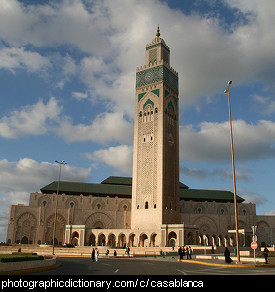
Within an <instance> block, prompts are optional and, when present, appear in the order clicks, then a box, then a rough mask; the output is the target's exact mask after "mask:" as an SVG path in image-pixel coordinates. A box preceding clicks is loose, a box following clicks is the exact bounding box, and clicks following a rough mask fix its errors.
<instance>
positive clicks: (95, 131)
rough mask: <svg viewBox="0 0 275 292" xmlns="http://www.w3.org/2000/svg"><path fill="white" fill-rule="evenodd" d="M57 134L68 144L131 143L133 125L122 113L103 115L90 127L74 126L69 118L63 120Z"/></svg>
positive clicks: (98, 116)
mask: <svg viewBox="0 0 275 292" xmlns="http://www.w3.org/2000/svg"><path fill="white" fill-rule="evenodd" d="M56 133H57V135H59V136H61V137H62V138H63V139H65V140H66V141H68V142H78V141H94V142H97V143H107V142H111V141H116V142H120V143H131V142H132V137H133V125H132V124H131V123H130V122H128V121H126V120H125V119H124V116H123V113H122V112H112V113H101V114H99V115H97V117H96V118H95V119H94V120H93V122H92V123H91V124H90V125H84V124H77V125H73V124H72V121H71V120H70V119H69V118H67V119H63V120H62V121H61V123H60V127H59V128H57V129H56Z"/></svg>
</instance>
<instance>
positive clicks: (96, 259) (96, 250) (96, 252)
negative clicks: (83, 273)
mask: <svg viewBox="0 0 275 292" xmlns="http://www.w3.org/2000/svg"><path fill="white" fill-rule="evenodd" d="M95 261H96V262H97V261H98V249H97V247H96V248H95Z"/></svg>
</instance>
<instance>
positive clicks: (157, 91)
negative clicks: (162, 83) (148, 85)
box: [151, 89, 159, 97]
mask: <svg viewBox="0 0 275 292" xmlns="http://www.w3.org/2000/svg"><path fill="white" fill-rule="evenodd" d="M151 92H153V93H154V94H155V95H157V96H158V97H159V89H154V90H152V91H151Z"/></svg>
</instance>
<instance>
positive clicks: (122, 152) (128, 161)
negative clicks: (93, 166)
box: [86, 145, 133, 174]
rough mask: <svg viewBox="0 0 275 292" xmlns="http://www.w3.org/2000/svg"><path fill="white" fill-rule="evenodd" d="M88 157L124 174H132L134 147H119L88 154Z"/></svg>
mask: <svg viewBox="0 0 275 292" xmlns="http://www.w3.org/2000/svg"><path fill="white" fill-rule="evenodd" d="M86 157H87V158H89V159H90V160H92V161H97V162H103V163H105V164H107V165H109V166H112V167H113V168H115V169H116V170H118V171H119V172H122V173H126V174H130V173H132V161H133V147H132V146H129V145H119V146H116V147H109V148H107V149H100V150H97V151H94V152H93V153H92V154H90V153H86Z"/></svg>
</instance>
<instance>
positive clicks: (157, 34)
mask: <svg viewBox="0 0 275 292" xmlns="http://www.w3.org/2000/svg"><path fill="white" fill-rule="evenodd" d="M156 36H157V37H159V36H160V32H159V24H158V29H157V33H156Z"/></svg>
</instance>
